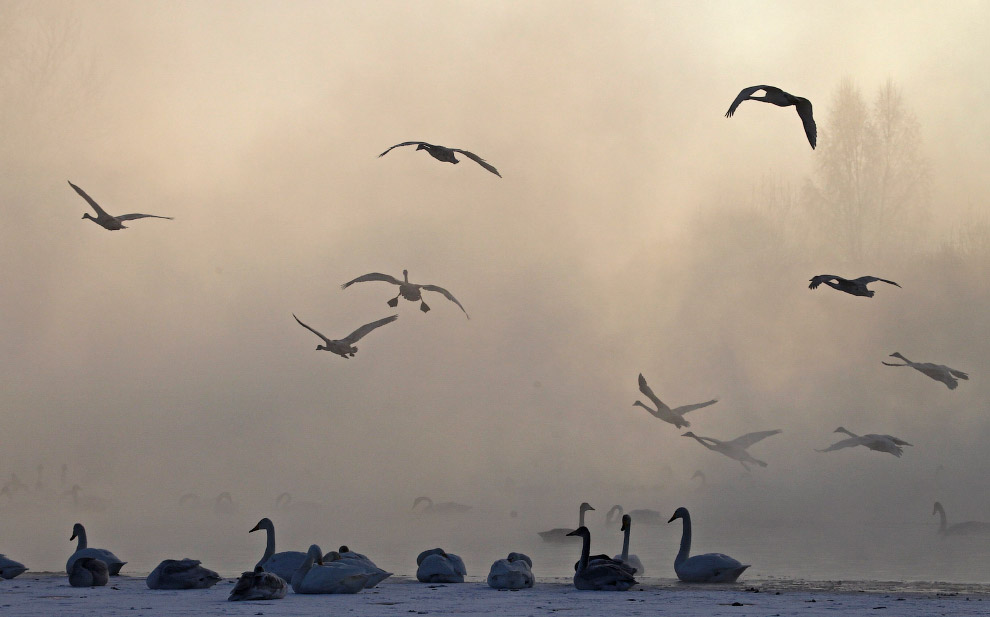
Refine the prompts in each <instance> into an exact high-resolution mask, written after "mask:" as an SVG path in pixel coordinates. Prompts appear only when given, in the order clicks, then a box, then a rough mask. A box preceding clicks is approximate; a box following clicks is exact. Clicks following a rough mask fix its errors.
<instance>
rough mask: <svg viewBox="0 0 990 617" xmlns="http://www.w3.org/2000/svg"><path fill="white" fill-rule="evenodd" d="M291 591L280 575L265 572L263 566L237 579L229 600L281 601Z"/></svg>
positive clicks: (256, 567)
mask: <svg viewBox="0 0 990 617" xmlns="http://www.w3.org/2000/svg"><path fill="white" fill-rule="evenodd" d="M288 590H289V584H288V583H286V582H285V581H284V580H282V577H281V576H279V575H278V574H272V573H271V572H265V570H264V568H262V567H261V566H255V568H254V571H253V572H244V573H243V574H241V578H239V579H237V583H236V584H235V585H234V588H233V589H231V590H230V596H228V597H227V600H229V601H230V602H238V601H241V600H281V599H282V598H284V597H285V594H286V592H288Z"/></svg>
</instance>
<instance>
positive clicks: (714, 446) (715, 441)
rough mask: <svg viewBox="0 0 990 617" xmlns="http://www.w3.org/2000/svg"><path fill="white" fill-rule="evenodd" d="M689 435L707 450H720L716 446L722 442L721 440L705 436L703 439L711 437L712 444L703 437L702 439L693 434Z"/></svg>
mask: <svg viewBox="0 0 990 617" xmlns="http://www.w3.org/2000/svg"><path fill="white" fill-rule="evenodd" d="M691 437H694V438H695V439H696V440H697V441H698V443H700V444H701V445H703V446H705V447H706V448H708V449H709V450H715V451H716V452H720V451H721V450H719V448H718V446H720V445H722V442H721V441H718V440H715V439H712V438H711V437H705V439H711V440H712V441H713V442H714V445H712V444H710V443H708V442H707V441H705V439H702V438H701V437H698V436H697V435H695V434H692V435H691Z"/></svg>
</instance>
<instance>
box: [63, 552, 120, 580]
mask: <svg viewBox="0 0 990 617" xmlns="http://www.w3.org/2000/svg"><path fill="white" fill-rule="evenodd" d="M109 581H110V571H109V569H108V568H107V564H106V562H104V561H103V560H102V559H97V558H96V557H80V558H79V559H76V560H75V561H74V562H72V569H71V570H69V584H70V585H72V586H73V587H102V586H104V585H106V584H107V583H108V582H109Z"/></svg>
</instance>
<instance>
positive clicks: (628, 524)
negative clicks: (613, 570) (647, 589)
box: [615, 510, 646, 576]
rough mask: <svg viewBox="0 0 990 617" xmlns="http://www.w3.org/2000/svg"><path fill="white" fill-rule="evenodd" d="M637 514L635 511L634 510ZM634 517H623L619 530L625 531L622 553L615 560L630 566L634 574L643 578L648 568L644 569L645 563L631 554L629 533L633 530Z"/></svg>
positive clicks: (627, 515)
mask: <svg viewBox="0 0 990 617" xmlns="http://www.w3.org/2000/svg"><path fill="white" fill-rule="evenodd" d="M634 512H635V510H634ZM632 521H633V519H632V516H631V515H630V514H623V515H622V526H621V527H620V528H619V529H620V530H621V531H623V532H624V533H623V535H622V553H621V554H620V555H616V556H615V560H616V561H618V562H621V563H624V564H628V565H629V566H630V567H632V569H633V571H632V573H633V574H639V575H640V576H642V575H643V574H646V568H645V567H643V562H642V561H640V559H639V557H637V556H636V555H630V554H629V532H630V530H631V529H632Z"/></svg>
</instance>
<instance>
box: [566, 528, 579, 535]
mask: <svg viewBox="0 0 990 617" xmlns="http://www.w3.org/2000/svg"><path fill="white" fill-rule="evenodd" d="M567 535H569V536H576V535H578V532H577V529H575V530H574V531H572V532H571V533H569V534H567Z"/></svg>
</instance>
